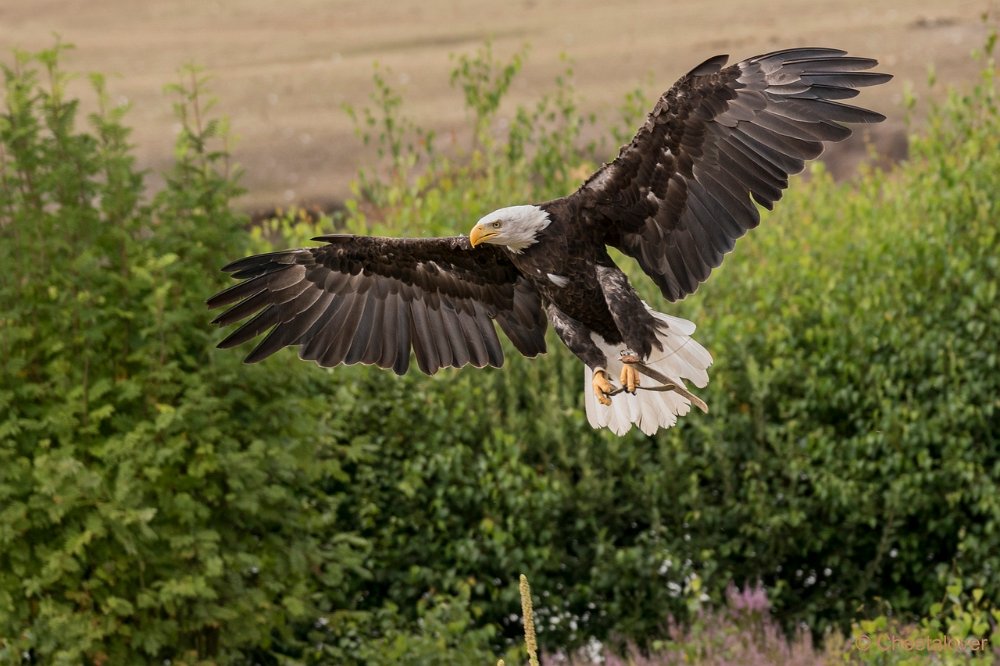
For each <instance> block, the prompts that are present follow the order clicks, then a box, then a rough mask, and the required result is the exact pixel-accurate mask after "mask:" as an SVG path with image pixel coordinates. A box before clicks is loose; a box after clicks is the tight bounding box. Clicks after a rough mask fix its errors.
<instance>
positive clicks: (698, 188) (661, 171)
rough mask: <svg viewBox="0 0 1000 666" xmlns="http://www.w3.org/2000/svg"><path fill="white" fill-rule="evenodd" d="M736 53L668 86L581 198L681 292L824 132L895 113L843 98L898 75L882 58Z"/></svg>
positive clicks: (673, 295)
mask: <svg viewBox="0 0 1000 666" xmlns="http://www.w3.org/2000/svg"><path fill="white" fill-rule="evenodd" d="M727 58H728V56H716V57H714V58H711V59H709V60H707V61H705V62H704V63H702V64H701V65H699V66H698V67H696V68H694V69H693V70H691V72H690V73H688V74H687V75H686V76H684V77H683V78H682V79H681V80H680V81H678V82H677V83H676V84H675V85H674V87H672V88H671V89H670V90H668V91H667V92H666V93H664V95H663V96H662V97H661V98H660V100H659V101H658V102H657V104H656V107H655V108H654V109H653V111H652V112H651V113H650V114H649V116H648V117H647V119H646V123H645V125H643V126H642V127H641V128H640V129H639V132H638V133H637V134H636V136H635V138H634V139H632V142H631V143H630V144H628V145H626V146H624V147H623V148H622V149H621V152H620V153H619V155H618V158H617V159H615V160H614V161H613V162H610V163H609V164H606V165H604V166H603V167H602V168H601V169H600V170H599V171H598V172H597V173H595V174H594V175H593V176H591V178H590V179H589V180H588V181H587V182H586V183H585V184H584V185H583V187H581V188H580V190H579V191H577V192H576V193H575V194H574V195H572V196H573V197H579V198H580V202H581V204H582V206H583V207H584V208H590V209H591V210H593V211H594V212H595V216H596V218H597V222H598V223H599V224H602V225H605V226H606V227H607V229H606V232H605V238H606V242H607V244H609V245H612V246H614V247H617V248H618V249H620V250H622V251H623V252H625V253H626V254H628V255H630V256H632V257H634V258H636V259H637V260H638V261H639V264H640V265H641V266H642V268H643V270H644V271H645V272H646V273H647V274H649V275H650V277H652V278H653V279H654V280H655V281H656V283H657V285H659V287H660V289H661V291H662V292H663V295H664V296H665V297H666V298H668V299H670V300H672V301H673V300H677V299H680V298H683V297H684V296H686V295H687V294H690V293H691V292H693V291H694V290H695V289H696V288H697V287H698V285H699V284H700V283H701V282H703V281H704V280H705V279H706V278H707V277H708V275H709V273H710V272H711V270H712V269H713V268H715V267H716V266H718V265H719V264H720V263H722V258H723V255H724V254H725V253H727V252H729V251H730V250H732V249H733V246H734V244H735V243H736V239H738V238H739V237H740V236H742V235H743V234H745V233H746V232H747V231H748V230H749V229H752V228H753V227H755V226H757V224H758V223H759V222H760V216H759V214H758V211H757V207H756V206H755V205H754V204H753V201H756V202H757V203H759V204H760V205H762V206H764V207H765V208H768V209H770V208H771V207H772V206H773V205H774V202H775V201H777V200H778V199H780V198H781V193H782V190H784V189H785V188H786V187H787V186H788V176H789V175H790V174H793V173H798V172H799V171H801V170H802V168H803V165H804V162H805V160H808V159H812V158H814V157H816V156H818V155H819V154H820V153H821V152H822V150H823V142H824V141H841V140H843V139H845V138H847V137H848V136H850V134H851V131H850V129H848V128H847V127H845V126H843V125H841V124H840V123H874V122H879V121H881V120H884V119H885V117H884V116H882V115H881V114H879V113H875V112H873V111H868V110H866V109H862V108H858V107H855V106H849V105H847V104H843V103H841V102H839V101H836V100H842V99H848V98H851V97H854V96H855V95H857V94H858V90H856V89H857V88H859V87H863V86H871V85H876V84H879V83H884V82H885V81H888V80H889V79H890V78H892V77H891V76H889V75H888V74H876V73H869V72H867V71H864V70H868V69H870V68H871V67H874V66H875V65H876V64H877V62H876V61H875V60H871V59H868V58H854V57H849V56H847V55H846V54H845V53H844V52H843V51H839V50H836V49H824V48H801V49H790V50H787V51H777V52H775V53H768V54H766V55H762V56H758V57H755V58H750V59H749V60H744V61H743V62H740V63H738V64H736V65H732V66H730V67H723V66H724V65H725V64H726V60H727ZM751 198H752V200H753V201H751Z"/></svg>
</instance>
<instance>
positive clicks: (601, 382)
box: [592, 369, 615, 407]
mask: <svg viewBox="0 0 1000 666" xmlns="http://www.w3.org/2000/svg"><path fill="white" fill-rule="evenodd" d="M592 384H593V386H594V395H596V396H597V402H599V403H601V404H602V405H606V406H608V407H610V406H611V393H612V392H613V391H614V390H615V387H614V386H612V385H611V382H610V381H609V380H608V373H606V372H605V371H604V370H600V369H598V370H594V379H593V380H592Z"/></svg>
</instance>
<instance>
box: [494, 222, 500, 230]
mask: <svg viewBox="0 0 1000 666" xmlns="http://www.w3.org/2000/svg"><path fill="white" fill-rule="evenodd" d="M493 228H494V229H499V228H500V221H499V220H497V221H496V222H494V223H493Z"/></svg>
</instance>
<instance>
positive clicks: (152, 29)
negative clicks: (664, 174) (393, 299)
mask: <svg viewBox="0 0 1000 666" xmlns="http://www.w3.org/2000/svg"><path fill="white" fill-rule="evenodd" d="M998 8H1000V7H998V3H997V2H996V0H952V1H950V2H941V1H940V0H878V1H873V0H839V2H836V3H827V2H815V1H811V0H810V1H806V0H770V1H764V2H757V3H749V2H742V1H740V0H715V1H714V2H710V3H706V2H699V1H698V0H674V1H669V0H659V1H653V0H643V1H639V0H621V1H618V2H605V1H601V0H578V1H571V0H513V1H512V2H503V3H498V2H489V1H484V0H475V1H469V2H460V1H459V0H396V1H394V2H388V1H386V0H383V1H381V2H380V1H378V0H333V1H327V2H322V1H320V0H283V1H281V2H274V1H273V0H240V1H236V0H214V1H213V0H177V1H173V2H166V1H163V0H157V1H148V2H135V1H134V0H4V2H3V3H2V4H0V49H2V54H0V59H2V60H3V61H4V62H10V49H11V48H20V49H26V50H37V49H40V48H44V47H48V46H51V45H52V43H53V34H59V35H60V36H61V37H62V39H63V40H64V41H66V42H71V43H73V44H75V45H76V49H75V50H74V51H73V52H72V53H71V54H70V56H69V57H68V59H67V60H68V62H67V64H68V66H69V67H70V68H71V69H74V70H77V71H84V72H87V71H101V72H105V73H109V74H111V73H114V74H117V76H116V77H114V78H112V79H111V80H110V84H109V87H110V89H111V92H112V94H113V96H114V97H115V98H116V99H118V100H119V101H121V102H125V101H127V102H128V103H130V104H131V105H132V110H131V112H130V115H129V122H130V124H131V125H132V126H133V127H134V128H135V132H134V134H133V139H134V141H135V143H136V146H137V153H138V156H139V160H140V163H141V165H142V166H145V167H150V168H153V169H156V168H159V167H162V166H164V165H166V164H168V163H169V161H170V159H171V145H172V141H173V139H174V136H175V134H176V131H177V127H176V124H175V121H174V120H173V118H172V117H171V107H170V100H169V99H168V98H167V97H166V96H165V94H164V92H163V87H164V85H165V84H167V83H169V82H171V81H173V80H175V79H176V76H177V70H178V67H180V66H181V65H182V64H184V63H186V62H195V63H198V64H200V65H203V66H205V67H206V68H207V69H208V71H209V72H210V73H211V74H212V75H213V77H214V82H213V85H212V90H213V92H214V94H215V96H216V97H217V98H218V109H219V110H220V111H221V112H223V113H225V114H227V115H228V116H230V118H231V121H232V127H233V129H234V131H235V133H236V135H237V138H238V144H237V146H236V150H235V154H236V158H237V160H238V161H239V162H240V163H241V164H242V165H243V166H244V168H245V170H246V176H245V180H244V184H245V186H246V187H247V188H248V190H249V192H248V194H247V195H245V196H244V197H243V199H242V200H241V202H240V203H241V205H243V206H244V207H246V208H249V209H260V208H266V207H271V206H281V205H286V204H288V203H291V202H297V203H306V204H309V203H321V204H323V203H327V202H331V201H335V200H337V199H339V198H342V197H344V196H345V195H346V194H347V192H348V185H349V182H350V178H351V177H352V176H353V174H354V173H355V172H356V170H357V168H358V167H359V166H361V165H363V164H366V163H368V164H370V163H372V161H373V160H374V156H373V155H372V154H371V152H370V151H368V150H366V149H363V148H362V146H361V144H360V142H359V140H358V139H357V138H356V137H355V135H354V132H353V130H352V125H351V122H350V120H349V118H348V117H347V115H346V114H345V112H344V111H343V110H342V109H341V105H342V104H343V103H344V102H347V103H350V104H353V105H356V106H358V105H364V104H365V103H366V100H367V97H368V95H369V93H370V92H371V90H372V85H371V74H372V65H373V63H374V62H376V61H378V62H379V63H380V64H381V65H383V66H385V67H388V68H389V69H390V70H391V72H392V76H391V78H390V81H391V82H392V83H393V84H394V85H396V86H397V87H398V89H399V90H400V91H401V92H402V94H403V95H404V98H405V106H404V110H405V113H406V114H407V115H409V116H410V117H411V118H412V119H413V120H414V121H416V123H417V124H419V125H422V126H425V127H430V128H434V129H435V130H437V131H438V133H439V135H440V136H442V137H444V138H445V139H448V138H449V137H453V139H454V140H455V141H462V140H463V138H464V135H463V134H462V133H461V131H460V130H459V131H456V130H457V129H458V128H461V127H463V126H464V121H465V118H464V115H463V114H464V112H463V108H462V99H461V94H460V92H458V91H456V90H453V89H451V88H450V87H449V84H448V77H449V72H450V71H451V68H452V66H453V60H452V57H451V56H452V54H455V53H469V52H472V51H473V50H474V49H475V48H476V47H478V46H479V45H480V44H482V43H483V41H484V40H485V39H487V38H491V39H492V40H493V43H494V49H495V51H496V52H497V53H498V54H500V55H503V56H507V55H509V54H511V53H513V52H515V51H516V50H518V49H519V48H520V47H521V46H522V45H523V44H529V45H530V54H529V57H528V60H527V64H526V67H525V70H524V72H523V73H522V75H521V76H520V77H519V79H518V80H517V81H516V83H515V84H514V86H513V87H512V91H511V95H510V100H509V101H510V104H509V105H508V106H507V107H505V109H508V110H509V109H513V108H514V105H515V104H517V103H526V104H527V103H532V102H533V101H535V100H537V99H538V98H539V97H540V96H541V95H542V94H544V93H545V92H546V91H547V90H550V89H551V86H552V80H553V77H554V76H555V75H556V74H557V73H558V72H559V71H560V70H561V69H562V67H563V66H564V64H563V62H562V61H561V60H560V57H559V56H560V54H566V55H567V56H569V58H571V59H572V61H573V62H574V63H575V69H576V76H575V84H576V88H577V91H578V93H579V97H580V100H581V103H582V106H583V108H584V110H585V111H594V112H596V113H598V114H599V117H600V118H605V119H610V118H613V117H614V116H615V109H616V108H617V107H618V106H619V105H620V103H621V101H622V99H623V96H624V94H625V92H626V91H628V90H631V89H633V88H635V87H636V86H637V85H643V86H644V88H645V89H646V91H647V92H648V93H649V95H650V100H651V101H652V99H653V98H654V97H655V95H656V94H658V93H659V92H660V90H663V89H666V88H667V87H668V86H669V85H670V84H671V83H672V82H673V81H674V80H675V79H676V78H677V77H678V76H679V75H681V74H683V73H684V72H685V71H687V70H688V69H689V68H690V67H692V66H693V65H695V64H697V63H698V62H700V61H702V60H703V59H705V58H706V57H708V56H711V55H714V54H717V53H730V54H731V55H732V56H733V58H735V59H739V58H743V57H747V56H751V55H755V54H757V53H761V52H764V51H768V50H774V49H779V48H785V47H791V46H802V45H822V46H836V47H839V48H843V49H847V50H849V51H850V52H852V53H854V54H857V55H864V56H870V57H875V58H877V59H878V60H879V61H880V62H881V66H880V70H881V71H886V72H890V73H893V74H895V76H896V78H895V79H894V80H893V81H892V82H891V83H890V84H887V85H885V86H881V87H879V88H877V89H874V90H871V91H868V92H865V93H864V95H863V97H862V98H861V100H863V103H864V104H865V105H867V106H869V107H871V108H875V109H877V110H879V111H881V112H883V113H885V114H886V115H887V116H889V118H890V121H889V122H888V123H886V124H885V125H884V126H882V129H880V130H879V132H878V133H877V134H876V135H875V137H874V140H875V142H876V146H877V148H878V149H879V150H880V151H882V152H884V153H886V154H889V155H894V156H898V155H900V154H902V153H903V152H905V132H904V130H903V125H902V117H903V110H902V106H901V103H902V99H903V92H904V86H906V85H907V84H908V83H909V84H910V85H912V86H913V88H914V90H915V91H916V93H917V94H918V96H919V95H923V94H924V93H925V91H926V80H927V68H928V66H933V67H934V69H935V71H936V72H937V77H938V79H939V81H940V82H942V83H948V82H956V83H967V82H969V81H971V80H972V79H974V78H975V76H976V74H977V71H978V66H977V64H976V63H975V62H974V61H973V60H972V59H971V58H970V55H969V54H970V53H971V51H972V50H973V49H974V48H977V47H979V46H981V45H982V43H983V40H984V37H985V35H986V32H987V28H986V26H985V24H984V23H983V21H982V19H981V16H982V14H983V13H984V12H986V11H991V14H992V16H993V17H994V18H993V20H994V21H995V20H996V16H997V14H998V12H997V10H998ZM651 82H652V83H651ZM81 85H82V84H81ZM650 86H652V87H650ZM654 88H655V89H654ZM607 122H610V120H608V121H607ZM443 143H447V141H444V142H443ZM862 152H863V148H862V147H860V146H855V147H854V148H849V149H847V150H842V151H841V152H840V153H837V154H836V155H835V158H836V159H835V161H834V167H835V168H836V169H837V170H838V171H841V172H843V171H847V170H849V169H850V168H851V164H853V161H854V160H855V159H856V156H857V155H859V154H860V153H862ZM610 156H611V155H609V157H610Z"/></svg>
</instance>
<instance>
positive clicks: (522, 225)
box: [479, 205, 552, 254]
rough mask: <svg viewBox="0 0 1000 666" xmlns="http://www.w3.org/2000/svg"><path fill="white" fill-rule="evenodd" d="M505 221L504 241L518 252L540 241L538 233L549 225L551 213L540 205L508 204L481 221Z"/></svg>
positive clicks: (509, 247)
mask: <svg viewBox="0 0 1000 666" xmlns="http://www.w3.org/2000/svg"><path fill="white" fill-rule="evenodd" d="M497 219H499V220H502V221H503V225H504V226H503V233H502V243H503V245H505V246H506V247H507V249H508V250H510V251H511V252H514V253H516V254H520V253H522V252H524V250H525V249H526V248H528V247H529V246H531V245H534V244H535V243H537V242H538V234H540V233H541V232H542V230H544V229H545V227H547V226H549V224H550V223H551V222H552V220H550V219H549V214H548V213H546V212H545V211H544V210H542V209H541V208H539V207H538V206H533V205H525V206H508V207H507V208H501V209H499V210H496V211H494V212H492V213H490V214H489V215H487V216H485V217H484V218H482V219H481V220H480V221H479V222H480V223H483V222H488V221H490V220H497Z"/></svg>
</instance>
